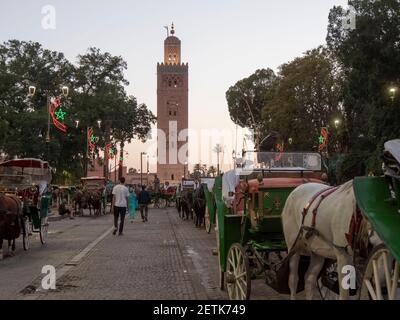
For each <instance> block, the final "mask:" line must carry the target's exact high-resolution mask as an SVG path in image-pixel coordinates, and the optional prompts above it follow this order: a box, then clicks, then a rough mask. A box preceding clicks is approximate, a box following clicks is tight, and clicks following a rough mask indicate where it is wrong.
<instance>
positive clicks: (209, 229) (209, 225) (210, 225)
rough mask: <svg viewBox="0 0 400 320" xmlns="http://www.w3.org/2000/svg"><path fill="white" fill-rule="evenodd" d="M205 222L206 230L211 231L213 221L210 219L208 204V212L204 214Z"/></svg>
mask: <svg viewBox="0 0 400 320" xmlns="http://www.w3.org/2000/svg"><path fill="white" fill-rule="evenodd" d="M204 224H205V225H206V232H207V233H211V228H212V223H211V219H210V212H209V211H208V206H207V205H206V213H205V215H204Z"/></svg>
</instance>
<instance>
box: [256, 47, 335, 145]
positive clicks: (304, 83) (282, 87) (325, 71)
mask: <svg viewBox="0 0 400 320" xmlns="http://www.w3.org/2000/svg"><path fill="white" fill-rule="evenodd" d="M340 98H341V81H340V72H339V70H337V68H336V67H335V61H334V60H333V59H332V57H330V56H329V54H328V53H327V52H326V50H325V49H324V48H322V47H320V48H317V49H314V50H311V51H308V52H306V53H305V55H304V56H303V57H300V58H296V59H295V60H293V61H292V62H289V63H286V64H283V65H282V66H281V67H280V71H279V75H278V83H277V86H276V91H275V93H274V96H273V98H272V99H271V100H270V101H269V103H268V104H266V105H265V106H264V109H263V118H264V121H265V123H266V128H267V130H268V131H277V132H279V134H280V138H281V140H282V142H283V143H285V149H286V150H297V151H299V150H316V149H317V146H318V137H319V134H320V130H321V128H322V127H328V128H329V129H331V131H332V133H333V134H332V135H331V138H335V134H334V133H335V132H334V130H333V129H334V128H333V126H332V124H333V122H334V119H335V118H336V117H338V116H339V117H340ZM289 140H290V141H291V142H292V143H291V144H289V143H288V142H289ZM331 143H332V144H333V143H334V141H331Z"/></svg>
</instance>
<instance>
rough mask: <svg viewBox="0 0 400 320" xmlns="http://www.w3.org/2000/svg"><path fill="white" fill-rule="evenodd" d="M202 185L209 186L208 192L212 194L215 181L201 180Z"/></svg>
mask: <svg viewBox="0 0 400 320" xmlns="http://www.w3.org/2000/svg"><path fill="white" fill-rule="evenodd" d="M201 183H202V184H203V183H205V184H207V188H208V191H210V192H212V191H213V188H214V183H215V179H210V178H201Z"/></svg>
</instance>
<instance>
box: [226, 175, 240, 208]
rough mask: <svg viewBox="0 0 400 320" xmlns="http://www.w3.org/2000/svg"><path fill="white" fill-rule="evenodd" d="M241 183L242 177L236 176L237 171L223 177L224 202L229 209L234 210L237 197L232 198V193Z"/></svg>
mask: <svg viewBox="0 0 400 320" xmlns="http://www.w3.org/2000/svg"><path fill="white" fill-rule="evenodd" d="M239 183H240V177H239V176H238V175H237V174H236V170H231V171H228V172H226V173H225V174H224V175H223V176H222V200H223V201H224V202H225V205H226V206H227V207H228V208H232V206H233V202H234V200H235V196H232V197H230V196H229V193H230V192H235V189H236V187H237V186H238V185H239Z"/></svg>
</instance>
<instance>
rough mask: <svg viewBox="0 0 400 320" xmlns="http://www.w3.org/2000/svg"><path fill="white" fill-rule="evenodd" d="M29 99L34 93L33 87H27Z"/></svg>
mask: <svg viewBox="0 0 400 320" xmlns="http://www.w3.org/2000/svg"><path fill="white" fill-rule="evenodd" d="M28 92H29V93H28V95H29V97H33V96H34V95H35V93H36V87H35V86H29V91H28Z"/></svg>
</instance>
